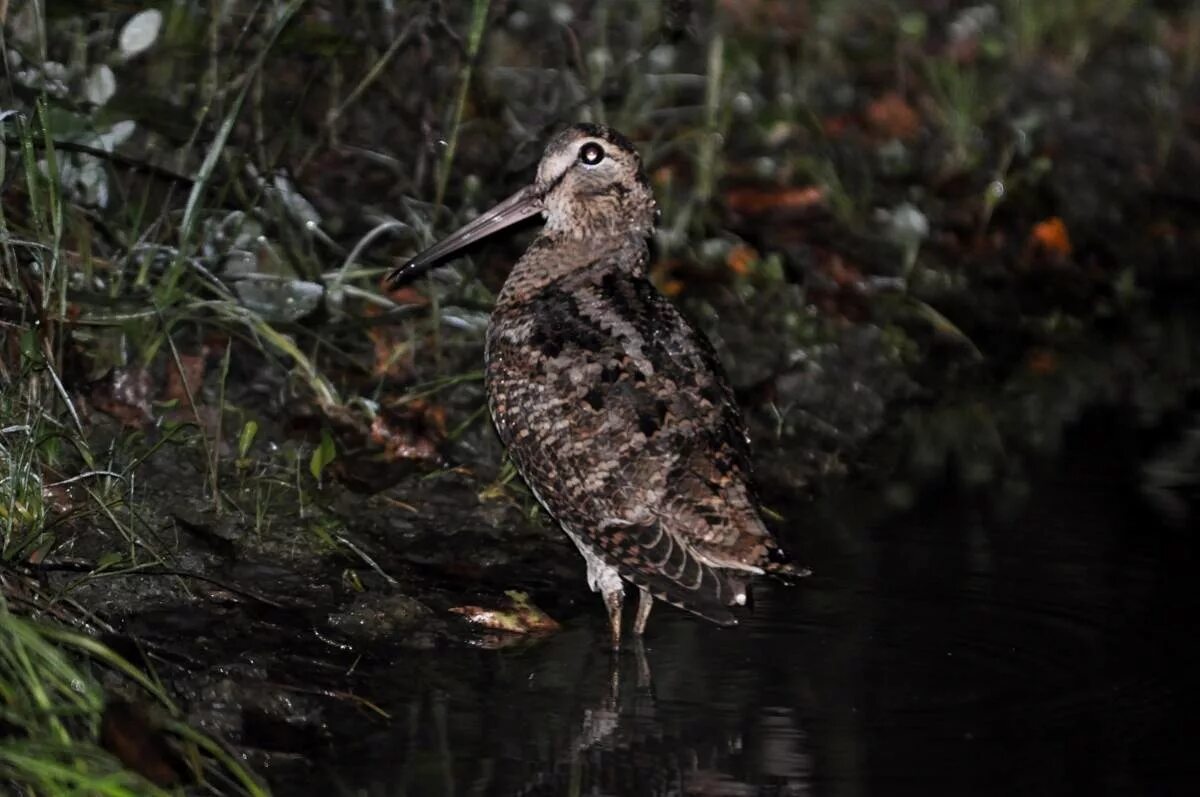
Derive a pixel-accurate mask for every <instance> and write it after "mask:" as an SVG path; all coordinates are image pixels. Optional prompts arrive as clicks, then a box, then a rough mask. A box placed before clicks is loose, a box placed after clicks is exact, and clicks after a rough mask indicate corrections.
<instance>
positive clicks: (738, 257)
mask: <svg viewBox="0 0 1200 797" xmlns="http://www.w3.org/2000/svg"><path fill="white" fill-rule="evenodd" d="M757 262H758V252H756V251H754V249H753V248H752V247H749V246H746V245H745V244H738V245H737V246H735V247H733V248H732V249H730V250H729V254H728V255H726V256H725V265H727V266H729V270H730V271H732V272H733V273H734V274H737V275H738V276H739V277H744V276H746V275H747V274H749V273H750V267H751V266H752V265H754V264H755V263H757Z"/></svg>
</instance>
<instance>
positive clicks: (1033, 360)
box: [1025, 349, 1058, 376]
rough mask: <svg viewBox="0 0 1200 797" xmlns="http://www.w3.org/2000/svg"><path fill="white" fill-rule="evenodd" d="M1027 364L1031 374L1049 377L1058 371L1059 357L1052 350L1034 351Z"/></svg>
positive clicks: (1030, 354)
mask: <svg viewBox="0 0 1200 797" xmlns="http://www.w3.org/2000/svg"><path fill="white" fill-rule="evenodd" d="M1025 363H1026V367H1027V368H1028V369H1029V370H1030V372H1031V373H1035V374H1038V375H1039V376H1047V375H1049V374H1052V373H1054V372H1055V371H1057V370H1058V355H1057V354H1055V353H1054V352H1053V351H1051V350H1050V349H1034V350H1033V351H1031V352H1030V353H1029V357H1028V358H1027V359H1026V361H1025Z"/></svg>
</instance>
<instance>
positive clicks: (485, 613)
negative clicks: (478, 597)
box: [450, 590, 561, 634]
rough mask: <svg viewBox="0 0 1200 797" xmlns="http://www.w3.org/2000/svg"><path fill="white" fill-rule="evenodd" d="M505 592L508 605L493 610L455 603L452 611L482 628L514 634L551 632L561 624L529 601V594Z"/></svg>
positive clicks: (514, 591)
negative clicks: (456, 604)
mask: <svg viewBox="0 0 1200 797" xmlns="http://www.w3.org/2000/svg"><path fill="white" fill-rule="evenodd" d="M504 594H505V596H506V597H507V598H508V605H507V606H502V607H500V608H493V609H488V608H484V607H482V606H455V607H453V608H451V609H450V611H452V612H453V613H455V614H458V615H462V616H463V617H465V618H466V619H467V621H468V622H471V623H474V624H475V625H478V626H481V627H483V628H491V629H493V630H496V631H507V632H509V633H512V634H548V633H551V632H553V631H557V630H559V628H560V627H561V626H559V624H558V623H557V622H556V621H555V620H554V619H553V618H552V617H550V615H548V614H546V613H545V612H543V611H542V610H541V609H539V608H538V607H536V606H534V605H533V604H532V603H530V601H529V595H527V594H526V593H524V592H519V591H517V590H508V591H507V592H505V593H504Z"/></svg>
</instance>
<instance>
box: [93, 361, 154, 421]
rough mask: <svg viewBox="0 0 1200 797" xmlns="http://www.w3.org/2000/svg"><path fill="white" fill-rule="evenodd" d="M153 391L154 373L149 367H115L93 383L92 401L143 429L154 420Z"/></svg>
mask: <svg viewBox="0 0 1200 797" xmlns="http://www.w3.org/2000/svg"><path fill="white" fill-rule="evenodd" d="M151 392H152V391H151V380H150V373H149V372H148V371H147V370H146V369H145V368H141V367H125V368H114V369H113V370H111V371H109V373H108V375H107V376H106V377H105V378H103V379H100V380H99V381H97V382H95V383H94V384H93V386H92V395H91V402H92V406H93V407H95V408H96V409H98V410H100V411H101V412H103V413H105V414H107V415H111V416H112V417H114V418H116V419H117V420H118V421H120V422H121V423H122V424H123V425H125V426H131V427H134V428H138V429H141V428H144V427H145V426H147V425H148V424H149V423H150V422H151V421H152V420H153V419H154V416H153V413H152V412H151V410H150V394H151Z"/></svg>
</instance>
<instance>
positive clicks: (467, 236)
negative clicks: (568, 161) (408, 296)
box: [387, 185, 542, 287]
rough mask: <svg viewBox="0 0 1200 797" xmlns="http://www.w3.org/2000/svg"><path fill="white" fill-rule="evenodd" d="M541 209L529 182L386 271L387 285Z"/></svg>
mask: <svg viewBox="0 0 1200 797" xmlns="http://www.w3.org/2000/svg"><path fill="white" fill-rule="evenodd" d="M541 210H542V197H541V195H540V194H539V193H538V192H537V191H536V190H534V187H533V186H531V185H530V186H526V187H525V188H522V189H521V190H520V191H518V192H517V193H515V194H513V195H512V196H510V197H509V198H508V199H506V200H504V201H503V202H501V203H500V204H499V205H496V206H495V207H494V208H492V209H491V210H489V211H487V212H486V213H483V214H481V215H480V216H479V218H477V219H475V220H474V221H472V222H470V223H469V224H467V225H465V226H463V227H462V228H460V229H459V230H457V231H455V232H453V233H451V234H450V235H448V236H446V237H445V238H443V239H442V240H440V241H438V242H437V243H436V244H434V245H433V246H431V247H429V248H428V249H426V250H425V251H424V252H422V253H421V254H419V255H417V256H416V257H414V258H413V259H412V260H410V261H408V262H407V263H405V264H404V265H403V266H400V268H398V269H396V270H395V271H393V272H392V273H391V274H389V275H388V278H387V282H388V285H390V286H392V287H395V286H397V285H402V284H403V283H405V282H410V281H412V280H414V279H416V278H417V277H419V276H421V275H422V274H424V273H425V272H426V271H428V270H429V269H430V268H431V267H432V266H434V265H435V264H436V263H437V262H438V261H439V260H441V259H442V258H444V257H448V256H450V255H452V254H454V253H455V252H457V251H458V250H459V249H462V248H463V247H465V246H469V245H470V244H473V243H475V242H476V241H478V240H479V239H481V238H486V237H487V236H489V235H491V234H492V233H494V232H497V231H499V230H503V229H504V228H505V227H509V226H511V225H513V224H516V223H517V222H518V221H521V220H522V219H527V218H529V217H530V216H533V215H535V214H537V213H540V212H541Z"/></svg>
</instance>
